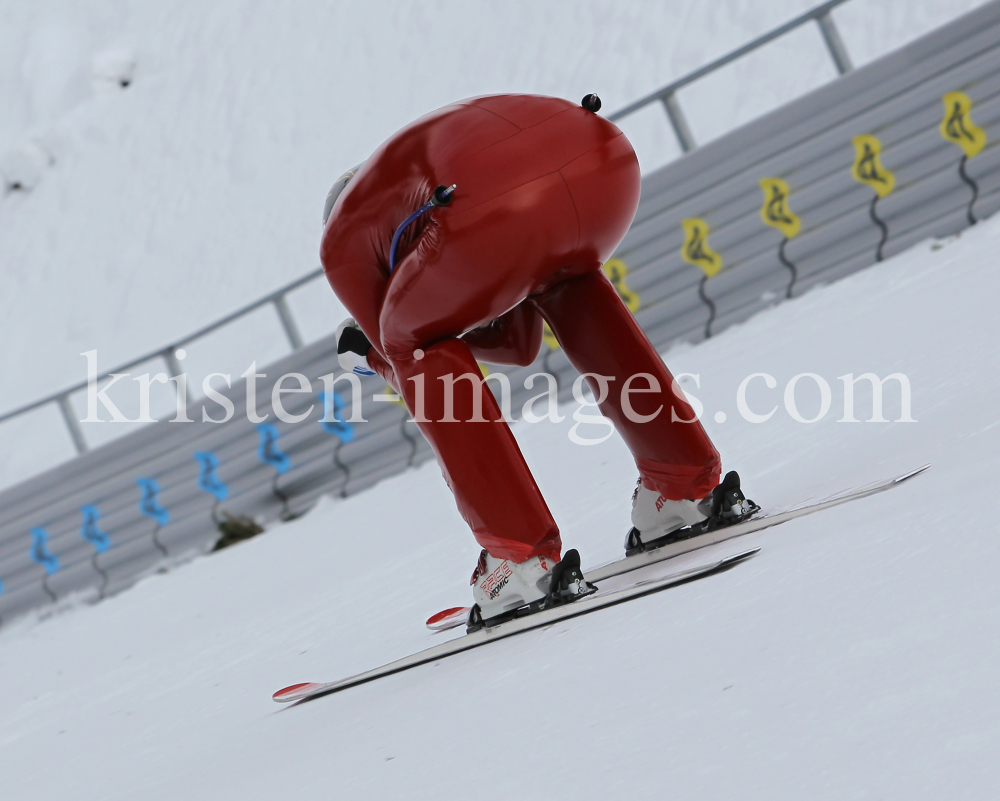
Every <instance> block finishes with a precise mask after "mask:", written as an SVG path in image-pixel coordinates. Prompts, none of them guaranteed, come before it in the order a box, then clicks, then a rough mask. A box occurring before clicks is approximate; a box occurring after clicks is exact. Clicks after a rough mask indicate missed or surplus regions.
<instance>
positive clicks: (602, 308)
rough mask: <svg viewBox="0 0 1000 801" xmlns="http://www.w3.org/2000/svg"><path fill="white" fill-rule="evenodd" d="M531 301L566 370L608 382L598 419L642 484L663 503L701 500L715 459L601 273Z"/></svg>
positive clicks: (713, 479)
mask: <svg viewBox="0 0 1000 801" xmlns="http://www.w3.org/2000/svg"><path fill="white" fill-rule="evenodd" d="M533 300H534V302H535V303H536V305H537V306H538V308H539V310H540V311H541V313H542V315H543V316H544V317H545V319H546V320H547V321H548V323H549V326H550V327H551V328H552V331H553V333H554V334H555V335H556V338H557V339H558V340H559V344H560V345H561V346H562V347H563V349H564V350H565V351H566V355H567V356H568V357H569V360H570V362H571V363H572V364H573V366H574V367H576V369H577V370H579V371H580V372H581V373H595V374H597V375H601V376H605V377H607V379H609V385H608V392H607V397H606V399H605V401H604V403H602V404H601V412H602V413H603V414H604V416H605V417H607V418H609V419H610V420H611V421H612V422H613V423H614V425H615V428H616V429H617V430H618V432H619V433H620V434H621V436H622V438H623V439H624V440H625V443H626V444H627V445H628V447H629V450H630V451H631V452H632V455H633V456H634V457H635V462H636V466H637V467H638V468H639V475H640V477H641V481H642V484H643V485H644V486H645V487H646V488H647V489H648V490H653V491H654V492H656V493H658V494H659V495H661V496H663V497H664V498H666V499H669V500H695V499H700V498H704V497H705V496H707V495H708V494H709V493H710V492H711V491H712V490H713V489H714V488H715V487H716V486H717V485H718V483H719V474H720V470H721V460H720V458H719V453H718V451H716V449H715V447H714V446H713V445H712V442H711V440H709V438H708V435H707V434H706V433H705V429H704V428H702V426H701V423H700V422H698V421H697V420H696V419H695V417H694V412H693V411H692V410H691V407H690V405H689V404H688V403H687V401H686V400H684V398H683V397H682V396H680V395H678V394H677V392H675V391H674V387H673V376H671V374H670V372H669V371H668V370H667V368H666V366H665V365H664V364H663V360H662V359H661V358H660V356H659V354H658V353H657V352H656V350H655V349H654V348H653V346H652V345H651V344H650V342H649V340H648V339H646V336H645V334H643V332H642V329H641V328H639V325H638V323H636V321H635V318H634V317H633V316H632V314H631V313H630V312H629V311H628V309H627V308H626V307H625V304H624V303H622V301H621V299H620V298H619V297H618V293H617V292H616V291H615V289H614V287H613V286H612V285H611V282H610V281H608V279H607V277H606V276H605V275H604V273H603V272H601V271H600V270H599V269H595V270H594V271H592V272H589V273H586V274H585V275H581V276H578V277H576V278H570V279H567V280H565V281H561V282H560V283H558V284H556V285H555V286H553V287H552V288H551V289H549V290H548V291H546V292H544V293H542V294H541V295H536V296H534V298H533ZM588 380H589V381H590V383H591V386H592V388H593V389H594V391H595V396H596V395H597V393H598V391H599V390H598V387H596V386H594V381H593V380H592V379H588ZM650 388H652V389H654V390H655V391H652V392H643V391H641V390H646V389H650ZM627 390H633V391H632V392H628V391H627ZM635 390H639V391H635ZM682 421H690V422H682Z"/></svg>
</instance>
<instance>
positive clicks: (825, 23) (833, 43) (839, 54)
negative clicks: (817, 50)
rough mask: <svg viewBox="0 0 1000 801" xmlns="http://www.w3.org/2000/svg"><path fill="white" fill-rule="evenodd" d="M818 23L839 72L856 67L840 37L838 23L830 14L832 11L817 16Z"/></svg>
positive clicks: (845, 71)
mask: <svg viewBox="0 0 1000 801" xmlns="http://www.w3.org/2000/svg"><path fill="white" fill-rule="evenodd" d="M816 24H817V25H819V30H820V33H822V34H823V41H824V42H826V49H827V50H829V51H830V57H831V58H832V59H833V63H834V64H836V65H837V72H839V73H840V74H841V75H844V74H845V73H848V72H850V71H851V70H852V69H854V66H853V65H852V64H851V57H850V56H849V55H848V54H847V48H846V47H844V41H843V39H841V38H840V32H839V31H838V30H837V25H836V23H835V22H834V21H833V17H831V16H830V12H829V11H827V12H826V13H825V14H821V15H819V16H818V17H816Z"/></svg>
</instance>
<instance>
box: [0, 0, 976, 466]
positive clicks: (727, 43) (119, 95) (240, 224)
mask: <svg viewBox="0 0 1000 801" xmlns="http://www.w3.org/2000/svg"><path fill="white" fill-rule="evenodd" d="M980 2H981V0H851V2H849V3H847V4H846V5H844V6H842V7H840V8H838V9H836V10H835V11H834V18H835V20H836V21H837V23H838V25H839V26H840V29H841V32H842V34H843V38H844V40H845V42H846V44H847V47H848V49H849V51H850V52H851V55H852V58H853V59H854V61H855V63H856V64H857V65H861V64H864V63H866V62H867V61H870V60H871V59H872V58H875V57H877V56H879V55H881V54H883V53H885V52H887V51H889V50H891V49H893V48H895V47H898V46H900V45H901V44H903V43H905V42H906V41H909V40H911V39H913V38H915V37H916V36H918V35H920V34H923V33H925V32H928V31H930V30H931V29H933V28H934V27H936V26H938V25H940V24H942V23H944V22H946V21H948V20H949V19H952V18H953V17H955V16H957V15H958V14H960V13H963V12H965V11H968V10H970V9H971V8H973V7H975V6H977V5H979V4H980ZM813 5H814V0H772V1H771V2H766V3H765V2H760V0H712V2H700V1H699V0H670V2H657V3H651V2H633V3H620V2H613V0H588V1H587V2H583V1H582V0H581V2H572V3H571V2H558V3H557V2H549V3H537V2H531V0H521V1H520V2H507V3H499V4H498V3H484V2H477V3H470V2H465V1H463V0H439V1H437V2H434V1H433V0H426V1H425V2H420V3H417V2H412V3H405V4H403V3H395V2H392V3H390V2H385V0H382V1H381V2H365V3H351V2H346V0H341V2H305V1H303V2H296V3H292V4H289V3H273V2H272V3H248V2H245V0H216V1H215V2H212V3H205V2H202V0H163V2H156V3H153V2H149V0H90V2H87V3H79V2H77V1H76V0H44V2H33V3H25V2H23V0H0V172H5V174H6V173H9V175H8V176H7V183H12V182H13V178H14V177H17V178H18V180H19V181H20V182H21V183H22V186H29V185H32V186H33V188H32V189H31V190H30V191H24V190H18V191H9V192H7V193H6V194H3V195H2V196H0V270H2V271H3V272H2V274H3V278H4V283H3V291H2V292H0V342H3V343H4V344H3V346H2V347H0V413H2V412H4V411H7V410H10V409H13V408H15V407H18V406H20V405H22V404H25V403H28V402H30V401H33V400H35V399H37V398H39V397H42V396H44V395H47V394H49V393H51V392H55V391H58V390H60V389H62V388H64V387H66V386H68V385H70V384H74V383H77V382H79V381H82V380H84V378H85V377H86V374H85V365H86V362H85V360H84V359H83V358H82V357H81V356H80V354H81V353H83V352H85V351H89V350H93V349H96V350H97V351H98V354H99V367H100V369H101V370H102V371H103V370H110V369H112V368H113V367H114V366H116V365H118V364H121V363H123V362H126V361H128V360H130V359H133V358H136V357H138V356H140V355H142V354H144V353H147V352H151V351H154V350H155V349H157V348H159V347H162V346H164V345H165V344H166V343H168V342H170V341H173V340H176V339H178V338H180V337H182V336H184V335H186V334H188V333H190V332H191V331H193V330H196V329H198V328H200V327H201V326H203V325H205V324H206V323H207V322H209V321H211V320H214V319H217V318H219V317H221V316H222V315H223V314H225V313H227V312H229V311H232V310H233V309H236V308H238V307H240V306H242V305H243V304H245V303H247V302H249V301H252V300H254V299H256V298H257V297H259V296H261V295H263V294H264V293H266V292H268V291H270V290H273V289H275V288H277V287H278V286H281V285H282V284H284V283H286V282H288V281H290V280H292V279H294V278H297V277H299V276H301V275H303V274H305V273H306V272H308V271H309V270H311V269H314V268H315V267H316V266H317V249H318V244H319V243H318V239H319V233H320V226H319V218H320V212H321V209H322V204H323V198H324V197H325V195H326V192H327V189H328V188H329V185H330V183H331V182H332V181H333V180H334V178H335V177H336V176H337V175H339V174H341V173H342V172H343V170H344V169H346V168H348V167H350V166H353V165H354V164H356V163H357V162H359V161H361V160H362V159H364V158H365V157H366V156H367V154H369V153H370V152H371V151H372V150H373V149H374V148H375V147H376V146H377V144H378V143H380V142H381V141H382V140H383V139H385V137H386V136H388V135H389V134H391V133H392V132H393V131H394V130H396V129H398V128H399V127H400V126H402V125H403V124H405V123H407V122H409V121H410V120H412V119H414V118H415V117H417V116H419V115H421V114H423V113H425V112H426V111H428V110H430V109H433V108H436V107H438V106H441V105H443V104H445V103H447V102H450V101H452V100H455V99H457V98H461V97H467V96H470V95H478V94H487V93H491V92H538V93H543V94H552V95H558V96H563V97H570V98H579V97H582V96H583V95H584V94H585V93H587V92H591V91H596V92H598V93H599V94H600V95H601V97H602V98H603V99H604V102H605V108H606V109H607V110H608V111H613V110H615V109H617V108H620V107H622V106H624V105H625V104H626V103H628V102H630V101H632V100H634V99H636V98H638V97H640V96H641V95H643V94H646V93H648V92H650V91H652V90H654V89H656V88H658V87H660V86H662V85H663V84H665V83H667V82H668V81H670V80H671V79H674V78H677V77H680V76H681V75H683V74H685V73H687V72H689V71H691V70H693V69H695V68H697V67H699V66H702V65H703V64H705V63H707V62H708V61H710V60H711V59H713V58H715V57H717V56H719V55H722V54H723V53H726V52H728V51H730V50H732V49H734V48H736V47H738V46H740V45H742V44H743V43H745V42H747V41H748V40H750V39H752V38H753V37H755V36H757V35H759V34H761V33H763V32H765V31H767V30H769V29H771V28H773V27H776V26H777V25H779V24H781V23H783V22H785V21H786V20H788V19H789V18H791V17H792V16H794V15H796V14H799V13H801V12H803V11H805V10H806V9H808V8H810V7H812V6H813ZM833 77H834V71H833V67H832V65H831V62H830V59H829V58H828V56H827V54H826V52H825V49H824V48H823V46H822V42H821V38H820V35H819V32H818V29H817V28H816V26H815V25H810V26H808V27H806V28H803V29H801V30H799V31H798V32H796V33H794V34H793V35H790V36H789V37H786V38H785V39H782V40H780V41H779V42H776V43H774V44H773V45H770V46H769V47H768V48H767V49H765V50H763V51H760V52H758V53H755V54H753V55H752V56H750V57H748V58H746V59H744V60H742V61H740V62H738V63H736V64H734V65H731V66H730V67H727V68H726V69H725V70H723V71H722V72H720V73H718V74H716V75H713V76H711V77H709V78H707V79H705V80H703V81H701V82H699V83H697V84H695V85H694V86H691V87H689V88H687V89H685V90H683V91H682V92H681V93H680V95H679V97H680V101H681V103H682V106H683V107H684V109H685V113H686V114H687V116H688V118H689V121H690V123H691V127H692V130H693V131H694V134H695V136H696V138H697V139H698V141H707V140H708V139H710V138H713V137H715V136H718V135H719V134H721V133H723V132H725V131H727V130H729V129H731V128H732V127H733V126H735V125H737V124H739V123H741V122H744V121H746V120H748V119H750V118H752V117H754V116H756V115H758V114H760V113H762V112H763V111H766V110H768V109H770V108H773V107H775V106H776V105H778V104H780V103H782V102H784V101H786V100H788V99H790V98H792V97H795V96H797V95H799V94H802V93H803V92H805V91H808V90H809V89H811V88H813V87H815V86H818V85H820V84H822V83H823V82H825V81H827V80H830V79H832V78H833ZM122 80H125V81H127V82H128V86H127V87H125V88H123V87H122V85H121V83H122ZM623 127H624V128H625V130H626V132H627V133H628V135H629V136H630V138H632V139H633V141H634V142H635V145H636V148H637V150H638V152H639V154H640V157H641V161H642V166H643V168H644V169H645V170H648V169H650V168H653V167H656V166H658V165H660V164H662V163H664V162H665V161H667V160H669V159H672V158H674V157H675V156H676V155H677V147H676V143H675V142H674V139H673V134H672V133H671V132H670V130H669V128H668V126H667V122H666V118H665V115H664V114H663V113H662V110H661V109H659V108H658V107H651V108H649V109H647V110H646V111H643V112H641V113H640V114H638V115H636V116H635V117H634V118H630V119H629V120H628V121H626V122H625V123H623ZM290 302H291V305H292V307H293V310H294V311H295V312H296V314H297V315H298V319H299V322H300V325H301V327H302V329H303V332H304V334H305V335H306V337H307V338H308V339H315V338H317V337H319V336H321V335H323V334H325V333H328V332H329V331H331V330H332V329H333V328H334V327H335V326H336V324H337V322H339V320H340V319H341V317H342V316H343V315H342V311H341V309H340V307H339V305H338V304H337V302H336V301H335V299H334V298H333V295H332V293H331V292H330V291H329V290H328V289H327V288H326V287H325V285H323V283H322V282H319V283H316V284H313V285H310V286H308V287H306V288H304V289H303V290H301V291H300V292H298V293H296V294H294V295H293V296H292V297H291V298H290ZM286 347H287V346H286V343H285V341H284V336H283V334H282V333H281V330H280V328H279V327H278V323H277V319H276V317H275V315H274V314H273V312H272V311H271V310H269V309H266V310H263V311H261V312H260V313H259V314H258V315H257V316H256V317H255V318H253V319H251V320H248V321H246V322H244V323H243V324H242V325H241V326H240V327H238V328H234V329H230V330H229V331H227V332H225V333H222V334H218V335H215V336H213V337H210V338H208V339H207V340H205V341H203V342H199V343H197V344H196V345H194V346H192V347H190V348H189V351H190V352H191V357H190V361H189V362H188V365H189V369H190V370H193V371H194V372H195V373H200V374H201V375H205V374H207V373H210V372H214V371H221V372H235V373H241V372H243V370H245V369H246V367H247V365H249V363H250V361H251V360H253V359H256V360H257V362H258V364H265V363H267V362H269V361H271V360H273V359H274V358H276V357H277V356H280V355H281V354H282V353H283V352H284V351H285V348H286ZM195 362H197V364H195ZM150 366H151V367H153V369H154V370H160V369H162V365H150ZM236 368H238V369H236ZM192 386H193V387H194V388H195V390H196V391H197V388H198V387H199V386H200V381H195V382H193V383H192ZM77 400H80V399H77ZM80 408H81V411H82V406H81V407H80ZM81 416H82V414H81ZM90 428H94V427H93V426H91V427H90ZM99 428H102V429H103V430H102V431H93V430H87V431H86V434H87V435H88V436H90V437H92V439H93V440H94V441H95V442H97V441H99V439H100V437H101V436H102V435H104V434H106V433H107V431H108V430H111V429H114V430H115V431H116V432H118V431H119V430H121V431H123V430H124V429H125V427H122V426H119V427H108V426H104V427H99ZM12 429H16V430H13V431H12ZM29 450H30V451H31V457H30V458H28V456H27V452H28V451H29ZM14 453H16V454H17V458H14V457H13V456H12V454H14ZM71 454H72V448H71V445H70V440H69V438H68V436H67V435H66V433H65V431H64V430H63V425H62V423H61V421H60V419H59V416H58V412H57V411H56V410H55V409H54V408H49V409H47V410H43V411H40V412H38V413H36V414H35V415H33V416H32V417H31V418H29V419H24V420H19V421H17V422H16V423H11V424H6V425H3V426H0V486H5V485H8V484H11V483H14V482H15V481H17V480H20V479H22V478H23V477H24V476H25V475H27V474H30V473H31V472H33V471H34V470H36V469H39V468H40V467H42V466H45V465H50V464H53V463H55V462H57V461H59V460H60V459H63V458H67V457H69V456H70V455H71Z"/></svg>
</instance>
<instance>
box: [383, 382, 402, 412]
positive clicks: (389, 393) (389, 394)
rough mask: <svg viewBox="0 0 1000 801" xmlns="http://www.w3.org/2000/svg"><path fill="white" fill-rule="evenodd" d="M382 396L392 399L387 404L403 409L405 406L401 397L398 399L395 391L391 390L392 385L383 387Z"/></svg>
mask: <svg viewBox="0 0 1000 801" xmlns="http://www.w3.org/2000/svg"><path fill="white" fill-rule="evenodd" d="M384 394H385V395H386V397H391V398H392V400H391V401H389V403H395V404H396V405H397V406H403V407H405V406H406V402H405V401H404V400H403V399H402V398H401V397H399V395H397V394H396V390H394V389H393V388H392V384H386V385H385V392H384Z"/></svg>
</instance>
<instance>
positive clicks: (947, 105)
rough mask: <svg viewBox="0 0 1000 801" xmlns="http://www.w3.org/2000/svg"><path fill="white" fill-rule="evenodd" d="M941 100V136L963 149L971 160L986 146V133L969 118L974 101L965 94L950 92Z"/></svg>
mask: <svg viewBox="0 0 1000 801" xmlns="http://www.w3.org/2000/svg"><path fill="white" fill-rule="evenodd" d="M941 100H943V101H944V119H942V120H941V136H943V137H944V138H945V139H947V140H948V141H949V142H954V143H955V144H956V145H958V146H959V147H960V148H962V150H964V151H965V155H966V157H968V158H970V159H971V158H972V157H973V156H975V155H976V154H977V153H978V152H979V151H980V150H982V149H983V148H984V147H985V146H986V132H985V131H984V130H983V129H982V128H980V127H979V126H978V125H976V124H975V123H974V122H973V121H972V118H971V117H970V116H969V110H970V109H971V108H972V101H971V100H970V99H969V96H968V95H967V94H965V93H964V92H948V93H947V94H946V95H944V96H943V97H942V98H941Z"/></svg>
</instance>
